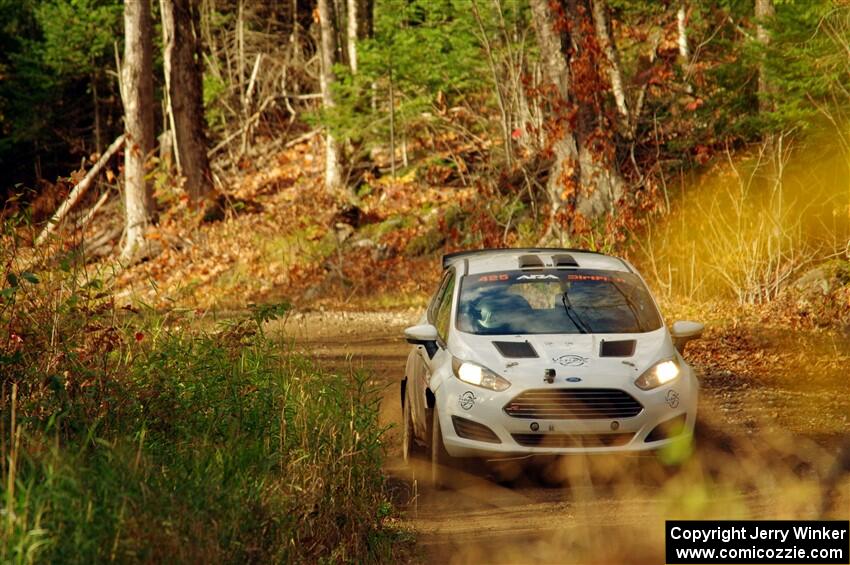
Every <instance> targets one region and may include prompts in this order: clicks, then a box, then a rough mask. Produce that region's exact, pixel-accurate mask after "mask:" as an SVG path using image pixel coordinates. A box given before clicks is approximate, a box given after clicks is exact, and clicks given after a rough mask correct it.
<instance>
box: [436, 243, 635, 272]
mask: <svg viewBox="0 0 850 565" xmlns="http://www.w3.org/2000/svg"><path fill="white" fill-rule="evenodd" d="M464 261H465V262H466V269H465V270H464V269H462V270H461V272H464V271H465V272H466V273H467V274H475V273H490V272H494V271H516V270H519V269H535V268H537V269H542V268H580V269H597V270H605V271H624V272H631V270H632V269H631V268H630V267H629V265H628V264H627V263H626V262H625V261H623V260H622V259H620V258H618V257H612V256H610V255H605V254H603V253H597V252H595V251H587V250H584V249H568V248H550V247H546V248H537V247H535V248H507V249H476V250H471V251H460V252H457V253H449V254H447V255H443V269H447V268H448V267H450V266H451V265H460V264H461V263H463V262H464Z"/></svg>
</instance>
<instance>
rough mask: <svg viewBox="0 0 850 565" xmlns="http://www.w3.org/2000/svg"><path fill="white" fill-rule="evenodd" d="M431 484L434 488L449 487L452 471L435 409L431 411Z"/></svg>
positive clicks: (438, 416) (449, 456)
mask: <svg viewBox="0 0 850 565" xmlns="http://www.w3.org/2000/svg"><path fill="white" fill-rule="evenodd" d="M430 427H431V483H432V484H433V485H434V488H437V489H443V488H446V487H447V486H449V478H450V474H451V469H452V456H451V455H449V452H448V451H446V445H445V444H444V443H443V431H442V430H441V429H440V414H439V412H438V410H437V407H436V406H434V408H433V409H432V410H431V426H430Z"/></svg>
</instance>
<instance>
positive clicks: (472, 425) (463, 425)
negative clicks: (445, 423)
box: [452, 416, 502, 443]
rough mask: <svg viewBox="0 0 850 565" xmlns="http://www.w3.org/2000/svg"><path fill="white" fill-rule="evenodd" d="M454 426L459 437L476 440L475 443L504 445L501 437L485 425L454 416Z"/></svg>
mask: <svg viewBox="0 0 850 565" xmlns="http://www.w3.org/2000/svg"><path fill="white" fill-rule="evenodd" d="M452 424H454V427H455V433H456V434H457V435H458V437H462V438H464V439H474V440H475V441H486V442H487V443H502V440H500V439H499V436H497V435H496V434H495V432H493V430H491V429H490V428H488V427H487V426H485V425H484V424H479V423H478V422H473V421H472V420H467V419H466V418H461V417H459V416H452Z"/></svg>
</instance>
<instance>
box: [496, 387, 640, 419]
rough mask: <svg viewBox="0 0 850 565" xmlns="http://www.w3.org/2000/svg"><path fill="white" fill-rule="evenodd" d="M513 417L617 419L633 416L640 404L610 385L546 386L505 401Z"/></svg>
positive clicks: (509, 414) (507, 411) (635, 414)
mask: <svg viewBox="0 0 850 565" xmlns="http://www.w3.org/2000/svg"><path fill="white" fill-rule="evenodd" d="M504 410H505V413H506V414H507V415H508V416H513V417H514V418H529V419H540V420H593V419H620V418H631V417H632V416H637V415H638V414H640V412H641V410H643V405H642V404H641V403H640V402H638V401H637V400H635V399H634V398H632V396H631V395H630V394H629V393H627V392H625V391H623V390H617V389H612V388H547V389H536V390H527V391H525V392H523V393H522V394H520V395H518V396H516V397H514V399H513V400H511V401H510V402H508V403H507V404H506V405H505V408H504Z"/></svg>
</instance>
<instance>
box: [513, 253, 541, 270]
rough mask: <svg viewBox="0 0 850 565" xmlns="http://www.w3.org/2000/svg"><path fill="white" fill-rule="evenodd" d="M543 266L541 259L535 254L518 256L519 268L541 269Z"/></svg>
mask: <svg viewBox="0 0 850 565" xmlns="http://www.w3.org/2000/svg"><path fill="white" fill-rule="evenodd" d="M543 267H545V265H544V264H543V259H541V258H540V257H539V256H537V255H520V256H519V268H520V269H542V268H543Z"/></svg>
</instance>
